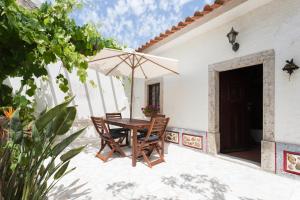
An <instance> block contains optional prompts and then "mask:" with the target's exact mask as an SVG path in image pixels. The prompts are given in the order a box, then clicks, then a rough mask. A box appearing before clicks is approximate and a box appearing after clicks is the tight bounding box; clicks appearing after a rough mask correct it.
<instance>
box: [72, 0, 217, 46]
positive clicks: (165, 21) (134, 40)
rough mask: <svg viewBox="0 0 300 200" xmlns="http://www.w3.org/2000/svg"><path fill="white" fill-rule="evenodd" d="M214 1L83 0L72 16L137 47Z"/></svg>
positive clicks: (105, 34) (123, 42) (109, 35)
mask: <svg viewBox="0 0 300 200" xmlns="http://www.w3.org/2000/svg"><path fill="white" fill-rule="evenodd" d="M207 3H209V4H210V3H212V0H83V7H82V8H81V9H80V10H76V11H75V12H74V13H73V14H72V17H73V18H74V19H75V20H76V22H77V23H78V24H79V25H82V24H84V23H87V22H89V23H93V24H95V25H96V26H97V28H98V29H99V31H100V32H101V33H102V35H103V36H105V37H112V38H115V39H116V40H117V41H118V42H119V43H120V44H122V45H127V46H128V47H130V48H137V47H139V46H140V45H142V44H144V43H145V42H147V41H148V40H149V39H151V38H153V37H154V36H156V35H158V34H159V33H161V32H163V31H165V30H166V29H168V28H170V27H172V25H175V24H177V23H178V22H179V21H181V20H182V19H184V18H185V17H187V16H191V15H192V14H193V13H194V12H195V11H196V10H201V9H202V8H203V6H204V5H205V4H207Z"/></svg>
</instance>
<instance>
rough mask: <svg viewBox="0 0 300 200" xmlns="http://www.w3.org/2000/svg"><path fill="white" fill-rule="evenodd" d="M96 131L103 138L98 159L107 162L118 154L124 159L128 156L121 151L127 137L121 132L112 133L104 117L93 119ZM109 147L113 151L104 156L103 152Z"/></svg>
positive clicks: (97, 155)
mask: <svg viewBox="0 0 300 200" xmlns="http://www.w3.org/2000/svg"><path fill="white" fill-rule="evenodd" d="M91 119H92V121H93V124H94V126H95V129H96V131H97V132H98V134H99V136H100V138H101V146H100V150H99V151H98V153H97V154H96V157H98V158H100V159H101V160H102V161H104V162H106V161H107V160H108V159H109V158H110V157H112V155H113V154H114V153H115V152H117V153H119V154H120V155H121V156H122V157H125V156H126V154H125V153H124V151H123V150H122V149H121V143H122V142H123V140H124V138H125V137H126V135H124V134H123V133H120V132H116V131H115V132H110V131H109V130H108V128H107V126H106V125H105V121H104V119H103V118H102V117H91ZM106 146H108V147H109V148H110V149H111V150H110V151H109V152H108V154H107V155H106V156H104V155H102V154H101V152H102V151H103V149H104V148H105V147H106Z"/></svg>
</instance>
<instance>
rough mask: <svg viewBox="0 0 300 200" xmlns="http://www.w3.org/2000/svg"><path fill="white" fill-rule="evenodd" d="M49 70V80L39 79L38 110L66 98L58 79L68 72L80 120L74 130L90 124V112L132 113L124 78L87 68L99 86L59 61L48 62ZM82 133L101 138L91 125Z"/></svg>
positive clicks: (12, 82) (13, 83) (14, 83)
mask: <svg viewBox="0 0 300 200" xmlns="http://www.w3.org/2000/svg"><path fill="white" fill-rule="evenodd" d="M48 72H49V75H50V76H49V79H48V81H41V80H37V83H38V85H39V87H40V89H38V90H37V92H36V96H35V99H36V100H37V104H36V112H37V113H39V112H41V111H42V110H43V109H44V108H45V107H46V106H47V107H48V108H52V107H53V106H55V105H57V104H60V103H62V102H63V101H64V97H65V94H64V93H63V92H62V91H61V90H60V89H59V87H58V85H57V83H56V79H55V77H56V76H57V75H58V74H59V73H62V74H64V75H67V77H68V79H69V83H70V89H71V92H72V94H73V95H74V96H75V99H74V101H73V102H72V104H73V105H76V106H77V118H76V121H77V122H78V123H76V124H74V126H75V127H74V130H77V129H78V128H80V127H86V126H88V125H89V124H90V123H91V122H90V116H99V117H102V116H104V115H105V113H106V112H122V115H123V116H124V117H129V101H128V100H129V98H128V96H129V95H128V91H127V92H125V89H124V85H123V81H121V80H119V79H116V78H114V77H109V76H105V75H103V74H101V73H99V72H96V71H95V70H90V69H88V80H93V81H94V83H95V84H96V87H93V86H92V85H91V84H89V83H88V81H87V83H86V84H82V83H81V82H80V81H79V78H78V77H77V75H76V71H75V70H74V71H73V72H72V73H66V71H65V70H64V69H63V68H61V67H60V63H56V64H51V65H49V66H48ZM6 84H7V85H10V86H12V87H13V88H14V91H16V90H18V89H19V88H20V79H19V78H14V79H9V80H7V81H6ZM82 137H84V138H91V139H93V138H98V135H97V133H96V132H95V130H94V128H93V127H92V126H90V127H88V129H87V130H86V131H85V133H84V134H83V135H82Z"/></svg>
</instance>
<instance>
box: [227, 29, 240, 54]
mask: <svg viewBox="0 0 300 200" xmlns="http://www.w3.org/2000/svg"><path fill="white" fill-rule="evenodd" d="M238 34H239V32H237V31H235V30H234V29H233V27H232V29H231V31H230V32H229V33H228V34H227V37H228V40H229V43H230V44H231V45H232V50H233V51H237V50H239V48H240V44H239V43H237V42H236V36H237V35H238Z"/></svg>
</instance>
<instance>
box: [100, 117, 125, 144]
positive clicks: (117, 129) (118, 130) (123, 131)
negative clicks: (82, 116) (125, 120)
mask: <svg viewBox="0 0 300 200" xmlns="http://www.w3.org/2000/svg"><path fill="white" fill-rule="evenodd" d="M105 116H106V119H122V113H106V114H105ZM108 128H109V130H110V131H111V132H115V131H116V132H121V133H123V134H125V135H126V144H125V146H129V143H130V142H129V141H130V137H129V136H130V135H129V134H130V129H127V128H111V127H110V126H109V124H108ZM122 146H124V145H122Z"/></svg>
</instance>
